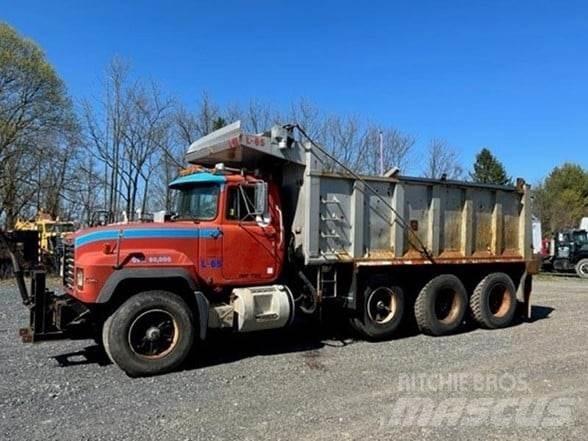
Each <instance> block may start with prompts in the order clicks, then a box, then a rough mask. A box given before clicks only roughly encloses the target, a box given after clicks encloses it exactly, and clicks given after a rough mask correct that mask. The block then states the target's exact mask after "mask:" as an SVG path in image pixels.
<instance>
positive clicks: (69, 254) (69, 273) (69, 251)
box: [63, 243, 74, 288]
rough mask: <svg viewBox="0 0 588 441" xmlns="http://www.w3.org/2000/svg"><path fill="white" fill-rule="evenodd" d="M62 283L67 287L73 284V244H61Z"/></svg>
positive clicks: (71, 286)
mask: <svg viewBox="0 0 588 441" xmlns="http://www.w3.org/2000/svg"><path fill="white" fill-rule="evenodd" d="M63 284H64V285H65V286H67V287H68V288H73V286H74V245H73V244H67V243H64V244H63Z"/></svg>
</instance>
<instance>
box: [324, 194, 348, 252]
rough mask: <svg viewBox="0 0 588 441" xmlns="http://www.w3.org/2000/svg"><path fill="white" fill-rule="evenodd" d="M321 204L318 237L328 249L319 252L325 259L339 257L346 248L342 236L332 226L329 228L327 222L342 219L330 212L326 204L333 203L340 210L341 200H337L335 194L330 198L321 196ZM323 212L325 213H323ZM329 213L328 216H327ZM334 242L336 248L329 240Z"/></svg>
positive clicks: (336, 221)
mask: <svg viewBox="0 0 588 441" xmlns="http://www.w3.org/2000/svg"><path fill="white" fill-rule="evenodd" d="M320 202H321V205H322V206H323V210H321V212H320V214H319V216H320V227H319V231H320V237H321V239H323V243H324V244H325V245H326V246H328V247H329V250H328V251H327V250H323V249H321V250H320V254H321V256H323V257H325V258H327V259H333V260H334V259H339V258H340V255H341V253H346V252H347V250H346V249H345V246H344V244H343V243H342V241H343V238H342V237H341V235H340V234H339V233H337V231H336V230H335V229H334V228H329V226H328V224H327V222H332V223H339V222H342V220H341V219H340V218H339V217H338V216H337V215H336V214H335V213H334V212H332V213H331V212H330V211H329V210H328V206H329V205H335V206H337V208H338V209H339V210H341V211H342V209H341V202H340V201H339V199H337V196H333V198H332V199H325V198H323V197H321V199H320ZM323 212H324V213H325V214H323ZM329 214H330V216H329ZM332 241H333V242H335V243H336V246H337V248H338V249H336V248H333V246H332V245H331V242H332Z"/></svg>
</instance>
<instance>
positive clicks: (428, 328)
mask: <svg viewBox="0 0 588 441" xmlns="http://www.w3.org/2000/svg"><path fill="white" fill-rule="evenodd" d="M467 302H468V301H467V293H466V290H465V288H464V286H463V283H461V281H460V280H459V279H458V278H457V277H456V276H454V275H453V274H442V275H440V276H437V277H435V278H433V279H432V280H430V281H429V283H427V284H426V285H425V286H424V287H423V289H421V292H420V293H419V295H418V297H417V299H416V302H415V306H414V312H415V318H416V322H417V325H418V328H419V330H420V331H421V332H422V333H424V334H428V335H445V334H449V333H451V332H453V331H455V330H456V329H457V328H458V327H459V326H460V325H461V323H462V322H463V318H464V315H465V312H466V309H467Z"/></svg>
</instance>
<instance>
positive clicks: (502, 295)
mask: <svg viewBox="0 0 588 441" xmlns="http://www.w3.org/2000/svg"><path fill="white" fill-rule="evenodd" d="M511 301H512V299H511V297H510V295H509V292H508V288H507V287H506V286H504V285H502V284H499V285H496V286H494V287H493V288H492V289H491V290H490V293H489V294H488V308H489V309H490V313H491V314H492V315H493V316H494V317H504V316H505V315H506V314H507V313H508V311H509V310H510V305H511Z"/></svg>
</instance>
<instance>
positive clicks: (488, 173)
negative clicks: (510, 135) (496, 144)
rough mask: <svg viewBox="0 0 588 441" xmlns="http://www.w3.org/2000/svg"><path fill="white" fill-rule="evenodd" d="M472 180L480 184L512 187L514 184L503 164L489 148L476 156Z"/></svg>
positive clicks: (471, 174) (471, 175)
mask: <svg viewBox="0 0 588 441" xmlns="http://www.w3.org/2000/svg"><path fill="white" fill-rule="evenodd" d="M470 178H471V179H472V181H474V182H478V183H480V184H498V185H510V184H511V183H512V180H511V178H510V177H509V176H508V175H507V174H506V169H505V168H504V165H502V162H500V161H499V160H498V159H496V157H495V156H494V155H493V154H492V153H491V152H490V150H488V149H487V148H483V149H482V150H480V153H478V154H477V155H476V162H475V163H474V170H473V172H471V173H470Z"/></svg>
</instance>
